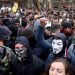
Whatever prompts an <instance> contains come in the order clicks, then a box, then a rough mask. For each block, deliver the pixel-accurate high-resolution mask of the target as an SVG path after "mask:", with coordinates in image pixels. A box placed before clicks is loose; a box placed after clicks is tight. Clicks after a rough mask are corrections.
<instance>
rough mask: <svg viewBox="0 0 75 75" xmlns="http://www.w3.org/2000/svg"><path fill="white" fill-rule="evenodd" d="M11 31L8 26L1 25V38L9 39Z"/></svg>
mask: <svg viewBox="0 0 75 75" xmlns="http://www.w3.org/2000/svg"><path fill="white" fill-rule="evenodd" d="M11 33H12V32H11V31H10V29H9V28H8V27H6V26H0V39H1V40H7V39H8V37H9V36H10V35H11Z"/></svg>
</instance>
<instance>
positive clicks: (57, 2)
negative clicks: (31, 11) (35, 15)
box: [0, 0, 75, 9]
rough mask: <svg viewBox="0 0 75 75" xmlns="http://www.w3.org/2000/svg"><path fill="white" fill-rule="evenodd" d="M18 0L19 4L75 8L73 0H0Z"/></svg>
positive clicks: (3, 1)
mask: <svg viewBox="0 0 75 75" xmlns="http://www.w3.org/2000/svg"><path fill="white" fill-rule="evenodd" d="M15 1H16V2H18V4H19V6H27V7H37V8H42V7H45V8H47V7H48V8H50V9H53V8H62V7H73V8H75V0H0V5H2V4H10V5H11V4H12V3H13V2H15Z"/></svg>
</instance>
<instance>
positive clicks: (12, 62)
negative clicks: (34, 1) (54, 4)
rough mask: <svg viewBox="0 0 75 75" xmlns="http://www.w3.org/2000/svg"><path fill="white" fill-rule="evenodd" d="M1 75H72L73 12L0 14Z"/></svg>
mask: <svg viewBox="0 0 75 75" xmlns="http://www.w3.org/2000/svg"><path fill="white" fill-rule="evenodd" d="M0 75H75V10H74V9H66V8H63V9H46V8H42V9H37V8H28V9H27V8H19V9H18V10H17V11H16V12H13V11H12V10H7V9H6V10H4V9H1V10H0Z"/></svg>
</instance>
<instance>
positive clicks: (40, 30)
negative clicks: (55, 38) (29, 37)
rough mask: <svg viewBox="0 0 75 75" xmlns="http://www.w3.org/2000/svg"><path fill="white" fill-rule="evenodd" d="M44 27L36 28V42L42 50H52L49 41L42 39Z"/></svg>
mask: <svg viewBox="0 0 75 75" xmlns="http://www.w3.org/2000/svg"><path fill="white" fill-rule="evenodd" d="M44 30H45V29H44V27H42V26H40V25H39V26H38V29H37V33H36V41H37V43H38V44H39V45H40V47H41V48H43V49H44V50H49V49H51V48H52V46H51V40H45V39H44Z"/></svg>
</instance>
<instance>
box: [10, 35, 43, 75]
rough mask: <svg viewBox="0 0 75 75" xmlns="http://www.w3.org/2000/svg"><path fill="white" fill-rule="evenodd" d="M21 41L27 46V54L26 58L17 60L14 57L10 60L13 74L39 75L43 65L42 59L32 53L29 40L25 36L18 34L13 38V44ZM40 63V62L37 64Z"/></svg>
mask: <svg viewBox="0 0 75 75" xmlns="http://www.w3.org/2000/svg"><path fill="white" fill-rule="evenodd" d="M17 43H21V44H23V45H25V46H26V47H27V50H28V55H27V58H26V60H22V61H20V60H18V58H17V57H14V58H13V60H12V62H11V67H10V70H11V72H12V74H13V75H40V73H41V72H42V71H41V70H42V67H43V66H44V64H43V62H42V60H40V59H38V58H37V57H36V56H34V55H32V52H31V48H30V45H29V41H28V39H27V38H26V37H24V36H20V37H17V39H16V40H15V44H17ZM39 63H40V64H39Z"/></svg>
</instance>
